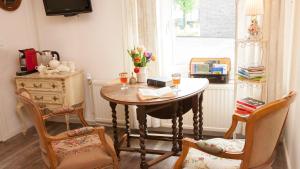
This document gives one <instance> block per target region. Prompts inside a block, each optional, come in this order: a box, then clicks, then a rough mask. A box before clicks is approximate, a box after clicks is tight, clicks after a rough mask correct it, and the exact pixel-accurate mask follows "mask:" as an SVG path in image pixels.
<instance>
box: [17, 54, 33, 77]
mask: <svg viewBox="0 0 300 169" xmlns="http://www.w3.org/2000/svg"><path fill="white" fill-rule="evenodd" d="M19 52H20V53H19V63H20V71H18V72H16V75H17V76H22V75H27V74H30V73H34V72H37V70H36V66H38V63H37V52H36V50H35V49H33V48H30V49H22V50H19Z"/></svg>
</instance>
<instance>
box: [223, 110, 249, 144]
mask: <svg viewBox="0 0 300 169" xmlns="http://www.w3.org/2000/svg"><path fill="white" fill-rule="evenodd" d="M249 116H250V115H241V114H238V113H234V114H233V115H232V123H231V126H230V128H229V129H228V130H227V132H226V133H225V136H224V138H225V139H230V138H232V135H233V133H234V131H235V129H236V126H237V124H238V122H239V121H240V122H245V123H247V121H248V118H249Z"/></svg>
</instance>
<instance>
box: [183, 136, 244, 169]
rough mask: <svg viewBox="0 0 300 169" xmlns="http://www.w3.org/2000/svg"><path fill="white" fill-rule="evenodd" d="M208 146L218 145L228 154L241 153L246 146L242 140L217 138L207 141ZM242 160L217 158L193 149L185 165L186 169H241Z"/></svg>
mask: <svg viewBox="0 0 300 169" xmlns="http://www.w3.org/2000/svg"><path fill="white" fill-rule="evenodd" d="M205 142H206V143H207V144H211V145H217V146H218V147H219V148H220V149H222V150H224V151H228V152H241V151H242V150H243V148H244V145H245V140H242V139H222V138H215V139H210V140H206V141H205ZM240 164H241V160H232V159H225V158H220V157H216V156H213V155H210V154H207V153H204V152H202V151H199V150H196V149H193V148H191V149H190V150H189V154H188V155H187V157H186V159H185V161H184V163H183V166H184V167H183V168H184V169H239V168H240Z"/></svg>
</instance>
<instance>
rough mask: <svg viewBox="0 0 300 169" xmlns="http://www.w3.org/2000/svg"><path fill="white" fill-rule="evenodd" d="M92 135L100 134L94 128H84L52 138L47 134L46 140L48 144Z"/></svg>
mask: <svg viewBox="0 0 300 169" xmlns="http://www.w3.org/2000/svg"><path fill="white" fill-rule="evenodd" d="M91 134H98V131H97V129H96V128H94V127H82V128H79V129H75V130H69V131H67V132H65V133H64V134H61V135H57V136H51V135H49V134H46V139H47V141H48V142H53V141H61V140H67V139H71V138H76V137H81V136H85V135H91Z"/></svg>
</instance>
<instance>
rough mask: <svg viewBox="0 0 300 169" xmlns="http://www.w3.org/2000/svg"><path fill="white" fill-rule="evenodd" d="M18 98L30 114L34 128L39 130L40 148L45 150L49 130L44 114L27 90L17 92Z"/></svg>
mask: <svg viewBox="0 0 300 169" xmlns="http://www.w3.org/2000/svg"><path fill="white" fill-rule="evenodd" d="M16 94H17V98H18V100H19V101H20V102H21V103H22V104H23V108H24V110H25V113H28V114H29V116H30V118H31V120H32V122H33V123H34V126H35V128H36V130H37V133H38V135H39V139H40V146H41V148H42V149H44V150H45V147H46V140H45V136H46V133H47V130H46V128H45V125H44V121H43V117H42V112H41V110H40V109H39V107H38V106H37V104H35V103H34V102H33V100H32V98H31V95H30V94H29V92H28V91H27V90H26V89H20V90H18V91H17V93H16Z"/></svg>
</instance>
